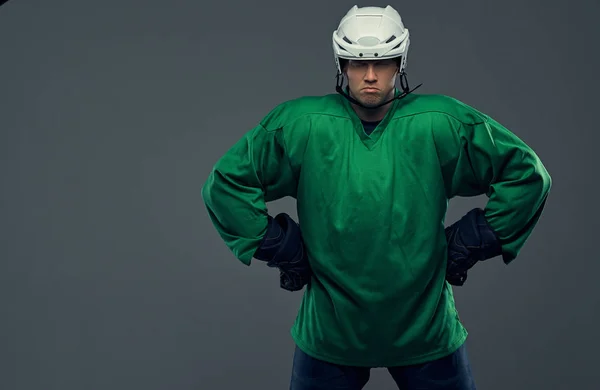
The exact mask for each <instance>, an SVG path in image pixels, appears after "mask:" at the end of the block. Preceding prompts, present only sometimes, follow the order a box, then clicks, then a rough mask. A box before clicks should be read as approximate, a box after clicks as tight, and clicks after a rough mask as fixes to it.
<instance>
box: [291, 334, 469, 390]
mask: <svg viewBox="0 0 600 390" xmlns="http://www.w3.org/2000/svg"><path fill="white" fill-rule="evenodd" d="M387 370H388V372H389V373H390V375H391V376H392V378H393V379H394V382H396V385H397V386H398V389H401V390H476V388H475V382H474V380H473V376H472V374H471V367H470V364H469V359H468V357H467V351H466V347H465V345H464V344H463V345H462V346H461V347H460V348H459V349H458V350H457V351H455V352H454V353H452V354H450V355H448V356H446V357H443V358H441V359H438V360H434V361H431V362H428V363H423V364H416V365H411V366H401V367H387ZM370 372H371V369H370V368H369V367H351V366H341V365H337V364H332V363H327V362H324V361H322V360H318V359H315V358H313V357H311V356H309V355H307V354H306V353H304V352H303V351H302V350H301V349H300V348H298V347H297V346H296V350H295V352H294V362H293V367H292V379H291V383H290V390H326V389H327V390H361V389H362V388H363V387H364V386H365V385H366V384H367V382H368V381H369V377H370Z"/></svg>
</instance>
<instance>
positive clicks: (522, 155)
mask: <svg viewBox="0 0 600 390" xmlns="http://www.w3.org/2000/svg"><path fill="white" fill-rule="evenodd" d="M453 128H454V130H455V132H454V135H453V140H452V142H451V144H452V148H453V149H454V150H455V154H454V156H453V157H454V158H453V159H452V160H453V164H452V170H451V172H452V175H451V183H450V186H449V187H450V191H449V198H452V197H454V196H476V195H483V194H485V195H486V196H487V197H488V202H487V204H486V207H485V209H484V211H485V217H486V219H487V221H488V223H489V225H490V227H491V228H492V229H493V230H494V231H495V233H496V235H497V237H498V239H499V240H500V242H501V244H502V258H503V261H504V262H505V263H506V264H508V263H510V262H511V261H512V260H514V259H515V258H516V257H517V255H518V253H519V251H520V249H521V248H522V247H523V245H524V244H525V241H526V240H527V239H528V237H529V236H530V235H531V233H532V231H533V229H534V227H535V225H536V224H537V222H538V220H539V218H540V216H541V214H542V211H543V209H544V206H545V204H546V200H547V197H548V194H549V191H550V187H551V177H550V175H549V173H548V171H547V170H546V168H545V167H544V165H543V164H542V162H541V160H540V158H539V157H538V156H537V155H536V153H535V152H534V151H533V150H532V148H530V147H529V146H528V145H527V144H525V142H523V141H522V140H521V139H520V138H518V137H517V136H516V135H515V134H514V133H512V132H511V131H509V130H508V129H507V128H505V127H504V126H503V125H501V124H500V123H498V122H497V121H496V120H494V119H492V118H490V117H489V116H487V115H484V114H481V120H480V121H475V122H473V123H472V124H466V123H464V122H461V123H460V124H459V125H455V126H453Z"/></svg>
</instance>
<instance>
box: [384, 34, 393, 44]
mask: <svg viewBox="0 0 600 390" xmlns="http://www.w3.org/2000/svg"><path fill="white" fill-rule="evenodd" d="M394 39H396V36H395V35H392V36H391V37H390V38H389V39H388V40H387V41H385V43H390V42H391V41H393V40H394Z"/></svg>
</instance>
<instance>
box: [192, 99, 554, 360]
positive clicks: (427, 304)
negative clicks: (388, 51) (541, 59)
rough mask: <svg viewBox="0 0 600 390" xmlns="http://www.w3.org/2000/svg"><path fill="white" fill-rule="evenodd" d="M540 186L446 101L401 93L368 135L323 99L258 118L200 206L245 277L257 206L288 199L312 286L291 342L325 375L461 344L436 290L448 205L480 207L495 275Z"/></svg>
mask: <svg viewBox="0 0 600 390" xmlns="http://www.w3.org/2000/svg"><path fill="white" fill-rule="evenodd" d="M398 93H399V91H396V94H398ZM550 186H551V178H550V176H549V174H548V172H547V170H546V169H545V167H544V166H543V164H542V162H541V161H540V158H539V157H538V156H537V155H536V154H535V153H534V151H533V150H532V149H531V148H530V147H529V146H528V145H526V144H525V143H524V142H523V141H522V140H521V139H519V138H518V137H517V136H516V135H515V134H513V133H512V132H511V131H509V130H507V129H506V128H505V127H504V126H503V125H501V124H499V123H498V122H497V121H495V120H494V119H492V118H491V117H490V116H488V115H486V114H483V113H482V112H480V111H478V110H477V109H475V108H473V107H471V106H469V105H467V104H465V103H463V102H460V101H458V100H457V99H454V98H451V97H448V96H444V95H433V94H431V95H426V94H423V95H420V94H414V93H413V94H409V95H408V96H406V97H405V98H403V99H400V100H395V101H394V102H393V103H391V107H390V109H389V111H388V112H387V114H386V116H385V117H384V118H383V120H382V121H381V122H380V123H379V124H378V125H377V126H376V128H375V129H374V130H373V131H372V132H371V133H370V134H368V133H367V132H365V129H364V127H363V123H362V122H361V120H360V119H359V117H358V116H357V114H356V113H355V111H354V110H353V108H352V105H351V104H350V103H349V102H348V101H347V100H346V99H345V98H344V97H343V96H341V95H339V94H337V93H336V94H329V95H325V96H305V97H300V98H297V99H292V100H289V101H286V102H284V103H282V104H280V105H278V106H277V107H275V108H274V109H273V110H271V112H269V113H268V115H266V116H265V117H264V118H263V119H262V120H261V121H260V122H259V123H258V124H257V126H256V127H255V128H253V129H251V130H250V131H248V132H247V133H246V134H245V135H244V136H243V137H242V138H241V139H240V140H239V141H238V142H237V143H235V144H234V145H233V146H232V147H231V148H230V149H229V150H228V151H227V152H226V153H225V154H224V155H223V156H222V157H221V158H220V159H219V160H218V161H217V162H216V164H215V166H214V168H213V170H212V171H211V172H210V174H209V177H208V179H207V181H206V182H205V184H204V186H203V187H202V197H203V200H204V202H205V205H206V207H207V210H208V215H209V217H210V219H211V221H212V223H213V224H214V226H215V228H216V230H217V231H218V233H219V235H220V237H222V239H223V240H224V242H225V244H226V245H227V247H228V248H229V249H230V250H231V251H232V253H233V254H234V256H235V257H236V258H237V259H239V260H240V261H241V262H242V263H244V264H246V265H250V264H251V260H252V258H253V254H254V253H255V251H256V249H257V248H258V246H259V244H260V242H261V239H262V238H263V235H264V234H265V233H266V229H267V215H268V209H267V203H268V202H270V201H274V200H277V199H281V198H283V197H292V198H294V199H295V200H296V205H297V215H298V222H299V225H300V228H301V231H302V236H303V239H304V242H305V246H306V252H307V256H308V260H309V262H310V266H311V268H312V270H313V274H314V275H313V276H312V278H311V281H310V283H309V284H308V285H307V286H306V288H305V289H304V293H303V294H304V295H303V298H302V302H301V304H300V308H299V311H298V315H297V317H296V320H295V322H294V324H293V326H292V328H291V335H292V338H293V340H294V341H295V343H296V344H297V345H298V347H299V348H300V349H302V350H303V351H304V352H306V353H307V354H309V355H311V356H313V357H315V358H318V359H321V360H325V361H328V362H331V363H336V364H344V365H352V366H368V367H390V366H399V365H408V364H418V363H422V362H427V361H431V360H434V359H437V358H440V357H443V356H445V355H448V354H450V353H452V352H453V351H454V350H456V349H457V348H458V347H460V346H461V345H462V343H463V342H464V341H465V340H466V337H467V331H466V329H465V327H464V326H463V324H462V323H461V321H460V319H459V316H458V314H457V310H456V308H455V303H454V297H453V293H452V287H451V286H450V285H449V284H448V283H447V282H446V280H445V270H446V261H447V243H446V239H445V234H444V223H445V215H446V211H447V206H448V200H449V199H451V198H453V197H457V196H459V197H470V196H477V195H483V194H485V195H486V196H487V204H486V207H485V209H484V210H485V216H486V218H487V221H488V222H489V224H490V226H491V228H492V229H493V230H494V231H495V232H496V234H497V236H498V238H499V240H500V242H501V245H502V259H503V260H504V262H505V263H507V264H508V263H509V262H510V261H512V260H513V259H515V258H516V257H517V255H518V253H519V251H520V249H521V248H522V247H523V245H524V243H525V241H526V240H527V238H528V237H529V236H530V234H531V233H532V230H533V228H534V226H535V225H536V224H537V222H538V220H539V218H540V214H541V212H542V209H543V208H544V205H545V202H546V199H547V196H548V192H549V190H550Z"/></svg>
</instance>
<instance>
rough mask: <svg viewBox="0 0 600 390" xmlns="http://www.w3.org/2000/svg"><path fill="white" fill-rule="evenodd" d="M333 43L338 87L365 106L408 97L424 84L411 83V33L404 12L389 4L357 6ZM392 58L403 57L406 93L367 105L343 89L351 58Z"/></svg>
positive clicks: (401, 67)
mask: <svg viewBox="0 0 600 390" xmlns="http://www.w3.org/2000/svg"><path fill="white" fill-rule="evenodd" d="M332 44H333V54H334V60H335V65H336V67H337V75H336V79H337V84H336V91H337V92H338V93H340V94H342V95H343V96H344V97H345V98H346V99H348V100H350V101H351V102H352V103H354V104H357V105H359V106H361V107H364V108H373V109H374V108H379V107H381V106H383V105H386V104H388V103H390V102H391V101H393V100H395V99H401V98H403V97H405V96H406V95H408V94H409V93H411V92H412V91H414V90H415V89H417V88H419V87H420V86H421V84H419V85H418V86H417V87H415V88H414V89H412V90H411V89H410V88H409V86H408V81H407V79H406V72H405V68H406V57H407V54H408V48H409V46H410V33H409V31H408V29H407V28H406V27H404V23H403V22H402V18H401V17H400V14H399V13H398V12H397V11H396V10H395V9H394V8H393V7H391V6H389V5H388V6H387V7H385V8H382V7H362V8H359V7H358V6H356V5H355V6H353V7H352V8H351V9H350V10H349V11H348V12H347V13H346V15H344V17H343V18H342V20H341V21H340V23H339V25H338V28H337V29H336V30H335V31H334V32H333V35H332ZM392 58H393V59H397V60H398V61H399V63H398V76H399V78H400V86H401V88H402V94H400V95H398V96H396V97H394V98H393V99H391V100H389V101H387V102H384V103H381V104H379V105H377V106H376V107H365V106H364V105H362V104H361V103H360V102H358V101H357V100H355V99H353V98H352V97H350V96H349V95H348V94H347V93H346V92H345V91H344V90H343V88H342V85H343V76H344V73H343V70H344V65H345V62H347V61H348V60H365V61H368V60H384V59H392Z"/></svg>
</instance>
